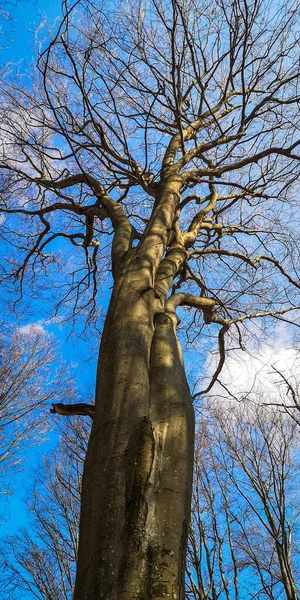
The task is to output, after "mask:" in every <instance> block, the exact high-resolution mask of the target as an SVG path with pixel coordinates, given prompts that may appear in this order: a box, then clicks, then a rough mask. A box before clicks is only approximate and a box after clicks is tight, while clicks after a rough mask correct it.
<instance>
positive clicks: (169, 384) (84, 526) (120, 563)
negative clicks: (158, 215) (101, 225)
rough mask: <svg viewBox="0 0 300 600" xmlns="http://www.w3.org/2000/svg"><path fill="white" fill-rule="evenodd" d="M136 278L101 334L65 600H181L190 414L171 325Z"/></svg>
mask: <svg viewBox="0 0 300 600" xmlns="http://www.w3.org/2000/svg"><path fill="white" fill-rule="evenodd" d="M137 281H138V278H135V276H133V272H132V269H131V275H130V277H128V276H124V277H123V278H122V279H121V280H120V281H119V282H118V284H116V285H115V290H114V293H113V296H112V300H111V303H110V307H109V311H108V315H107V320H106V324H105V328H104V332H103V336H102V342H101V348H100V356H99V363H98V378H97V390H96V412H95V418H94V423H93V427H92V433H91V438H90V442H89V446H88V452H87V457H86V462H85V468H84V477H83V492H82V509H81V524H80V544H79V558H78V569H77V579H76V586H75V594H74V600H87V599H88V600H100V599H101V600H154V599H159V598H170V600H171V599H172V600H175V599H176V600H182V599H183V598H184V565H185V548H186V540H187V529H188V524H189V515H190V499H191V488H192V469H193V447H194V413H193V408H192V404H191V397H190V393H189V389H188V385H187V381H186V377H185V373H184V367H183V363H182V357H181V352H180V348H179V344H178V341H177V338H176V331H175V325H174V319H173V318H172V316H170V315H169V314H167V313H165V312H164V311H163V310H162V309H160V310H158V304H159V301H158V300H157V298H156V297H155V294H154V291H153V289H149V288H146V289H144V290H142V289H141V287H140V286H139V285H138V284H137V283H136V282H137Z"/></svg>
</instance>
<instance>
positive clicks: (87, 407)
mask: <svg viewBox="0 0 300 600" xmlns="http://www.w3.org/2000/svg"><path fill="white" fill-rule="evenodd" d="M50 412H51V413H53V414H54V413H56V414H58V415H63V416H65V417H73V416H74V415H83V416H85V417H91V419H93V418H94V414H95V406H94V405H93V404H85V403H84V402H79V403H78V404H63V403H62V402H60V403H58V404H52V408H50Z"/></svg>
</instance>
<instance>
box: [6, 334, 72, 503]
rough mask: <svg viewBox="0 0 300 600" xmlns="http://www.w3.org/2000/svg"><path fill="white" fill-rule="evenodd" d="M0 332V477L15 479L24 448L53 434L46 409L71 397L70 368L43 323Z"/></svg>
mask: <svg viewBox="0 0 300 600" xmlns="http://www.w3.org/2000/svg"><path fill="white" fill-rule="evenodd" d="M0 330H1V349H0V421H1V424H0V477H1V478H3V479H4V478H5V480H7V475H9V476H10V479H11V481H12V469H13V468H18V466H19V465H20V463H21V461H22V458H23V457H24V449H25V448H26V447H28V446H31V445H34V444H37V443H38V442H39V441H41V440H42V439H43V438H44V436H45V433H46V432H47V431H49V422H48V423H47V421H45V411H46V409H45V408H44V405H45V404H47V403H48V404H49V402H50V401H51V400H52V401H53V402H55V400H58V399H63V398H69V393H70V392H71V382H70V380H69V381H68V375H67V371H66V368H65V367H64V366H63V365H61V366H60V367H57V364H55V363H56V361H58V360H59V352H58V348H57V347H56V344H55V342H54V339H53V338H52V336H50V335H49V334H48V333H47V332H46V331H45V330H44V329H43V328H42V327H41V326H40V325H39V326H38V325H31V326H25V327H24V326H23V327H13V326H12V324H10V325H8V324H7V325H4V324H2V326H1V328H0ZM2 485H4V483H2ZM4 491H5V487H3V488H2V493H4Z"/></svg>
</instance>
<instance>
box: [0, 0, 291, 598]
mask: <svg viewBox="0 0 300 600" xmlns="http://www.w3.org/2000/svg"><path fill="white" fill-rule="evenodd" d="M63 8H64V17H63V19H62V22H61V24H60V26H59V27H58V29H57V32H56V33H55V35H54V36H53V38H52V40H51V42H50V44H49V45H48V47H47V48H45V49H43V48H42V50H41V53H40V56H39V61H38V66H37V71H36V72H35V76H34V77H33V76H32V72H31V73H30V80H29V81H28V82H26V80H25V79H24V78H22V77H21V76H20V78H19V79H18V78H16V74H15V73H14V74H13V77H11V78H10V80H6V81H5V82H4V83H3V85H2V104H1V114H2V125H1V132H2V151H1V157H0V166H1V172H2V178H1V198H2V204H1V210H2V214H3V215H4V218H5V221H4V227H3V236H4V240H5V243H6V244H7V243H10V244H11V245H12V247H13V248H17V249H18V253H14V254H13V255H12V256H11V257H10V259H9V262H6V263H4V264H3V267H2V275H3V278H4V281H5V282H6V281H8V277H9V276H10V275H13V276H14V281H17V282H18V283H19V285H20V286H21V289H22V290H24V289H27V287H26V286H27V285H29V284H32V283H34V282H35V280H36V278H38V277H39V279H38V282H39V283H38V285H39V294H41V293H42V292H41V290H42V288H43V287H47V285H46V284H47V282H48V281H49V279H48V278H49V277H50V275H52V280H51V281H52V284H53V286H54V288H55V295H56V296H57V293H58V288H60V291H61V292H62V294H61V296H60V300H59V307H61V306H62V303H63V302H65V305H66V307H67V309H69V308H72V307H73V311H74V314H75V315H77V314H80V315H83V316H84V315H86V314H87V313H88V316H89V317H90V319H93V318H94V309H95V307H97V295H96V294H97V290H98V288H99V285H100V284H101V281H102V282H103V283H104V284H106V283H107V282H108V281H110V282H111V278H112V280H113V281H112V286H113V289H112V293H111V298H110V303H109V308H108V311H107V315H106V318H105V324H104V327H103V332H102V336H101V344H100V353H99V361H98V374H97V385H96V392H95V412H94V415H93V426H92V431H91V437H90V440H89V445H88V450H87V456H86V461H85V467H84V475H83V489H82V503H81V524H80V541H79V553H78V566H77V578H76V586H75V593H74V599H75V600H83V598H86V597H89V598H93V599H99V600H100V599H102V600H103V599H105V600H108V599H109V600H116V599H118V600H129V599H130V600H133V599H136V600H142V599H146V598H147V600H150V599H151V600H152V599H154V598H164V597H170V598H174V599H175V598H177V599H182V598H183V597H184V564H185V553H186V542H187V531H188V524H189V519H190V502H191V489H192V468H193V448H194V410H193V406H192V398H191V393H190V390H189V386H188V382H187V378H186V374H185V369H184V365H183V360H182V354H181V349H180V344H179V339H178V332H180V331H182V330H183V329H185V331H186V333H187V336H188V340H189V341H192V342H193V344H194V347H195V349H198V350H199V352H200V353H201V356H202V358H203V359H206V358H207V356H208V353H209V352H211V351H212V349H213V345H212V344H209V341H207V335H208V334H209V335H212V336H214V335H217V336H218V351H219V355H220V356H219V362H218V366H217V368H216V371H215V373H214V375H213V376H212V377H211V381H210V383H208V384H207V385H206V390H201V391H198V390H197V391H196V394H195V395H194V399H195V400H196V399H197V398H198V397H199V395H200V393H201V392H204V391H206V392H207V391H208V390H209V389H211V387H212V385H213V383H214V382H215V381H216V380H217V378H218V377H219V375H220V372H221V368H222V365H223V363H224V359H225V336H226V333H228V335H227V338H229V336H231V337H232V339H234V340H235V341H234V343H236V341H238V343H240V344H242V334H243V332H245V333H246V336H244V342H243V343H245V339H246V337H247V331H248V332H249V333H250V334H251V335H252V332H251V331H250V330H247V327H246V324H247V322H248V321H249V320H250V319H251V320H252V321H254V320H255V319H257V320H258V319H260V320H261V322H262V327H264V328H265V332H267V331H268V330H269V329H270V327H271V324H270V321H271V318H272V317H276V318H281V319H285V320H287V321H293V319H294V316H295V311H296V309H297V308H299V299H298V291H299V283H298V276H297V268H298V256H299V254H298V250H297V239H296V236H295V233H294V231H293V228H294V224H295V222H296V221H297V220H298V212H297V207H296V195H295V190H296V181H297V175H298V171H299V155H298V153H297V148H298V145H299V143H300V142H299V140H298V139H297V131H298V126H299V114H298V101H299V95H298V88H297V85H298V80H299V67H298V50H297V35H296V22H297V15H298V8H299V5H298V1H297V2H294V1H293V2H288V4H287V5H285V7H284V8H279V7H277V5H273V4H271V6H270V5H268V4H267V3H266V2H263V1H257V0H253V1H252V0H251V1H250V0H249V1H248V0H247V1H246V0H243V1H242V0H233V1H232V0H230V1H228V2H227V1H225V2H223V1H221V2H217V3H210V2H206V1H205V0H197V1H193V0H189V1H187V0H172V1H171V2H169V1H168V0H164V1H157V0H151V1H150V2H149V3H147V5H144V4H143V3H139V2H134V1H133V0H132V1H131V2H130V3H122V4H121V8H119V6H118V7H114V6H113V4H110V5H109V7H108V8H106V9H105V7H104V5H102V3H101V2H100V1H98V0H97V1H96V2H89V1H87V2H76V3H75V4H74V6H73V7H71V6H69V4H68V2H67V1H65V2H64V3H63ZM67 242H68V243H69V245H67ZM58 249H59V252H57V250H58ZM70 249H72V251H73V254H70ZM108 250H110V255H109V256H108V253H107V252H108ZM62 267H63V268H62ZM62 271H63V273H64V276H63V278H62V276H61V275H62ZM105 273H106V274H107V275H106V278H105ZM44 274H46V275H44ZM67 274H69V279H68V278H67ZM44 277H45V278H44ZM46 277H47V278H46ZM67 284H68V286H67ZM47 289H49V285H48V288H47ZM181 307H183V308H181ZM177 309H179V310H180V316H181V317H182V321H181V328H178V325H179V318H178V317H177V315H176V310H177ZM263 319H264V320H263ZM262 320H263V321H262ZM182 337H183V339H184V334H183V333H182ZM212 343H213V342H212ZM197 375H198V373H197V374H196V378H195V379H197ZM54 410H55V407H54ZM71 411H72V408H70V409H69V412H71ZM77 411H78V409H77Z"/></svg>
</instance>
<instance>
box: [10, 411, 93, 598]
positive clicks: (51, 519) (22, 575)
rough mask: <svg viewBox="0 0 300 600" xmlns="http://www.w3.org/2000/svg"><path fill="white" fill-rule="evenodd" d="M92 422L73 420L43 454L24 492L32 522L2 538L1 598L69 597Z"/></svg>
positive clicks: (73, 579)
mask: <svg viewBox="0 0 300 600" xmlns="http://www.w3.org/2000/svg"><path fill="white" fill-rule="evenodd" d="M89 432H90V426H89V424H88V423H86V422H85V421H82V420H81V421H80V423H79V421H78V420H77V421H76V420H72V421H71V422H69V424H68V426H67V427H66V429H65V430H64V432H63V434H62V437H61V441H60V446H59V448H58V449H56V450H55V451H54V452H53V453H52V455H50V456H48V457H46V458H45V460H44V465H43V466H42V465H40V466H39V469H38V471H37V473H36V478H35V482H34V485H33V488H32V489H30V490H29V492H28V494H29V496H28V500H27V505H28V514H29V519H30V521H31V527H30V529H29V527H27V528H26V527H23V528H22V530H20V532H19V533H18V534H17V535H14V536H9V537H8V538H7V540H6V541H3V544H2V553H1V576H0V590H1V597H2V598H3V599H6V598H7V599H10V600H12V599H14V598H16V599H17V598H20V594H25V597H27V596H29V597H31V598H37V599H40V600H46V599H49V600H71V598H72V593H73V587H74V581H75V566H76V558H77V548H78V531H79V508H80V491H81V476H82V468H83V461H84V456H85V452H86V446H87V441H88V435H89Z"/></svg>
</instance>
